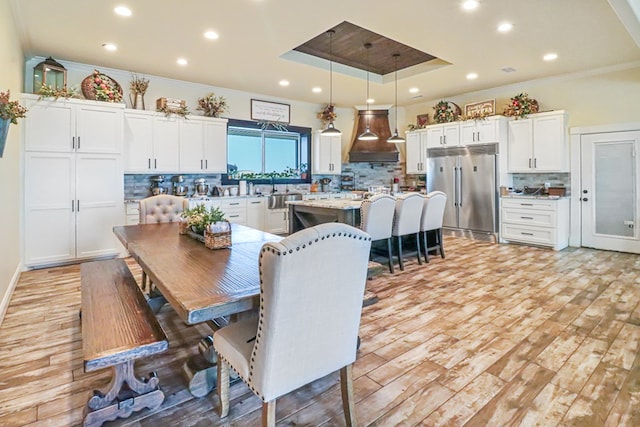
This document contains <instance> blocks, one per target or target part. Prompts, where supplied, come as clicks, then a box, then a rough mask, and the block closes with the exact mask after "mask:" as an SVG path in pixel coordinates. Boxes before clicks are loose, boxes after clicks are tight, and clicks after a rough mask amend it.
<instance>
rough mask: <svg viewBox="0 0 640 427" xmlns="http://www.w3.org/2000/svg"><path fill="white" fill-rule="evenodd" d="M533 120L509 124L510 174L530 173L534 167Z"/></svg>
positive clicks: (514, 121)
mask: <svg viewBox="0 0 640 427" xmlns="http://www.w3.org/2000/svg"><path fill="white" fill-rule="evenodd" d="M532 148H533V124H532V120H531V119H520V120H512V121H510V122H509V150H508V151H509V172H529V171H531V169H532V167H533V152H532Z"/></svg>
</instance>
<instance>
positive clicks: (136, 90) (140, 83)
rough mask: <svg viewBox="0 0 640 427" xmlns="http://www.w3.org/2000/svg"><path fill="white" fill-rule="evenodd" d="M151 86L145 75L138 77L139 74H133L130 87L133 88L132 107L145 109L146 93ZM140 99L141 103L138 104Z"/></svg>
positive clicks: (131, 95)
mask: <svg viewBox="0 0 640 427" xmlns="http://www.w3.org/2000/svg"><path fill="white" fill-rule="evenodd" d="M148 88H149V80H148V79H145V78H144V77H138V75H137V74H131V81H130V82H129V89H130V90H131V94H129V97H130V99H129V101H130V102H131V107H132V108H134V109H142V110H144V109H145V106H144V94H145V93H146V92H147V89H148ZM138 101H140V104H138Z"/></svg>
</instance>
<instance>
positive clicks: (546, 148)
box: [533, 114, 568, 172]
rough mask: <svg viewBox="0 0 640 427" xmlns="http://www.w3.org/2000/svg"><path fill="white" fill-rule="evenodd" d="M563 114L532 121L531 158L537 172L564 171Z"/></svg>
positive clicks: (564, 134) (564, 139)
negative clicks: (533, 160)
mask: <svg viewBox="0 0 640 427" xmlns="http://www.w3.org/2000/svg"><path fill="white" fill-rule="evenodd" d="M564 117H565V116H564V114H558V115H549V116H541V117H535V118H534V119H533V157H534V159H535V168H536V170H538V171H541V172H543V171H556V172H557V171H560V172H562V171H566V170H568V168H567V159H566V157H567V155H566V145H567V144H566V129H565V125H564V122H565V120H564Z"/></svg>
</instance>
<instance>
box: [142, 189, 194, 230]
mask: <svg viewBox="0 0 640 427" xmlns="http://www.w3.org/2000/svg"><path fill="white" fill-rule="evenodd" d="M188 207H189V202H188V200H187V199H185V198H184V197H178V196H170V195H168V194H160V195H158V196H152V197H147V198H146V199H142V200H140V224H156V223H159V222H174V221H177V220H178V218H179V217H180V214H181V213H182V212H183V211H184V210H185V209H186V208H188Z"/></svg>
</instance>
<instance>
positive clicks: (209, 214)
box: [182, 205, 226, 234]
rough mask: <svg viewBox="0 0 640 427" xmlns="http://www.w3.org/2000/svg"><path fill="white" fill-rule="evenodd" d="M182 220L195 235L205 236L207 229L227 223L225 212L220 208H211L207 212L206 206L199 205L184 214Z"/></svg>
mask: <svg viewBox="0 0 640 427" xmlns="http://www.w3.org/2000/svg"><path fill="white" fill-rule="evenodd" d="M182 218H183V219H184V220H185V221H186V223H187V226H188V227H189V228H191V230H192V231H193V232H194V233H197V234H204V231H205V229H206V228H207V227H208V226H210V225H211V224H215V223H217V222H224V221H226V219H225V217H224V212H222V210H220V208H211V209H210V210H208V211H207V208H205V206H204V205H197V206H196V207H194V208H191V209H185V210H184V212H182Z"/></svg>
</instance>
